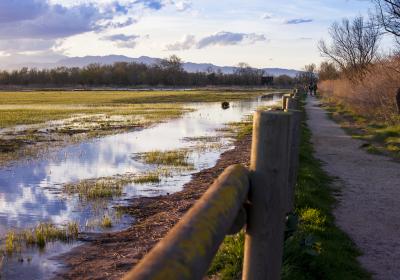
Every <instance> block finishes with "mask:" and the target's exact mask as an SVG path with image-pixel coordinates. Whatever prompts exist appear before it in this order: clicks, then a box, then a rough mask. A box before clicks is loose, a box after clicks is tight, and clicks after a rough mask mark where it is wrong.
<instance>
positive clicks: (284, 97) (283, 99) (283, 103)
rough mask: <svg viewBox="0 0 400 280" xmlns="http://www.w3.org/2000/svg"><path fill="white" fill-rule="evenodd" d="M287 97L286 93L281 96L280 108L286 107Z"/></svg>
mask: <svg viewBox="0 0 400 280" xmlns="http://www.w3.org/2000/svg"><path fill="white" fill-rule="evenodd" d="M288 99H289V96H287V95H286V94H285V95H283V96H282V110H285V109H286V106H287V100H288Z"/></svg>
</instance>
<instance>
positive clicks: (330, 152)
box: [306, 97, 400, 280]
mask: <svg viewBox="0 0 400 280" xmlns="http://www.w3.org/2000/svg"><path fill="white" fill-rule="evenodd" d="M307 101H308V102H307V105H306V110H307V113H308V117H309V120H308V125H309V127H310V129H311V131H312V133H313V137H312V142H313V144H314V149H315V151H316V157H317V158H318V159H320V160H322V161H323V162H324V163H325V164H324V169H325V170H326V171H327V172H328V173H329V174H330V175H331V176H334V177H337V178H338V180H337V182H338V183H340V185H341V193H340V196H339V197H338V201H339V203H338V205H337V208H336V209H335V213H334V214H335V216H336V222H337V224H338V225H339V227H341V228H342V229H343V230H344V231H345V232H347V233H348V234H349V235H350V237H351V238H352V239H353V240H354V242H355V243H356V244H357V246H358V247H359V248H360V249H361V251H362V253H363V256H361V257H360V258H359V261H360V262H361V264H362V265H363V267H365V268H366V269H367V270H368V271H370V272H371V273H373V275H374V276H373V278H374V279H385V280H387V279H400V164H398V163H395V162H393V161H391V160H390V159H388V158H386V157H382V156H377V155H371V154H368V153H367V152H365V151H364V150H362V149H360V146H361V145H362V144H363V142H361V141H359V140H355V139H352V138H351V137H350V136H348V135H346V134H345V132H344V131H343V130H342V129H341V128H340V127H339V125H337V124H336V123H334V122H333V121H331V120H329V119H328V118H327V116H326V112H325V111H324V110H323V109H322V108H320V107H319V101H317V100H316V99H315V98H313V97H309V98H308V100H307Z"/></svg>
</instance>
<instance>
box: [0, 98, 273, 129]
mask: <svg viewBox="0 0 400 280" xmlns="http://www.w3.org/2000/svg"><path fill="white" fill-rule="evenodd" d="M262 93H265V91H238V92H233V91H232V92H229V91H220V92H219V91H137V92H127V91H87V92H84V91H43V92H41V91H37V92H0V104H1V105H0V128H4V127H9V126H13V125H20V124H34V123H41V122H45V121H49V120H58V119H64V118H68V117H71V116H73V115H76V114H98V113H102V114H107V115H141V116H143V115H144V116H147V117H151V116H153V117H157V116H158V117H159V118H160V119H161V118H163V117H164V116H165V117H170V116H176V115H179V114H180V113H181V112H182V108H183V104H184V103H188V102H220V101H227V100H228V101H232V100H243V99H250V98H253V97H255V96H259V95H261V94H262Z"/></svg>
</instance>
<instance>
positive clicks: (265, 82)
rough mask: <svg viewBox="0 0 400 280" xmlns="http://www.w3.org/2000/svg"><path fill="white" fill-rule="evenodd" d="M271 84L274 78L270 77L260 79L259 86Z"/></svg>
mask: <svg viewBox="0 0 400 280" xmlns="http://www.w3.org/2000/svg"><path fill="white" fill-rule="evenodd" d="M273 83H274V77H272V76H264V77H261V84H262V85H263V86H272V84H273Z"/></svg>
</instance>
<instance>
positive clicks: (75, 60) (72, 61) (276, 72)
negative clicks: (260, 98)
mask: <svg viewBox="0 0 400 280" xmlns="http://www.w3.org/2000/svg"><path fill="white" fill-rule="evenodd" d="M160 60H161V59H160V58H154V57H148V56H141V57H138V58H133V57H128V56H123V55H107V56H83V57H66V58H63V59H61V60H58V61H57V62H54V63H21V64H12V65H7V66H6V67H4V68H6V69H20V68H22V67H28V68H37V69H51V68H56V67H62V66H65V67H84V66H87V65H89V64H92V63H99V64H104V65H106V64H113V63H115V62H136V63H143V64H146V65H151V64H156V63H158V62H160ZM183 68H184V69H185V71H187V72H191V73H193V72H207V71H209V70H211V71H219V70H220V71H221V72H222V73H224V74H230V73H233V72H234V71H235V69H237V67H234V66H217V65H214V64H211V63H193V62H185V63H183ZM262 70H264V71H265V72H266V73H267V74H268V75H272V76H280V75H288V76H290V77H294V76H296V74H297V73H298V72H299V71H297V70H293V69H283V68H262Z"/></svg>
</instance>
